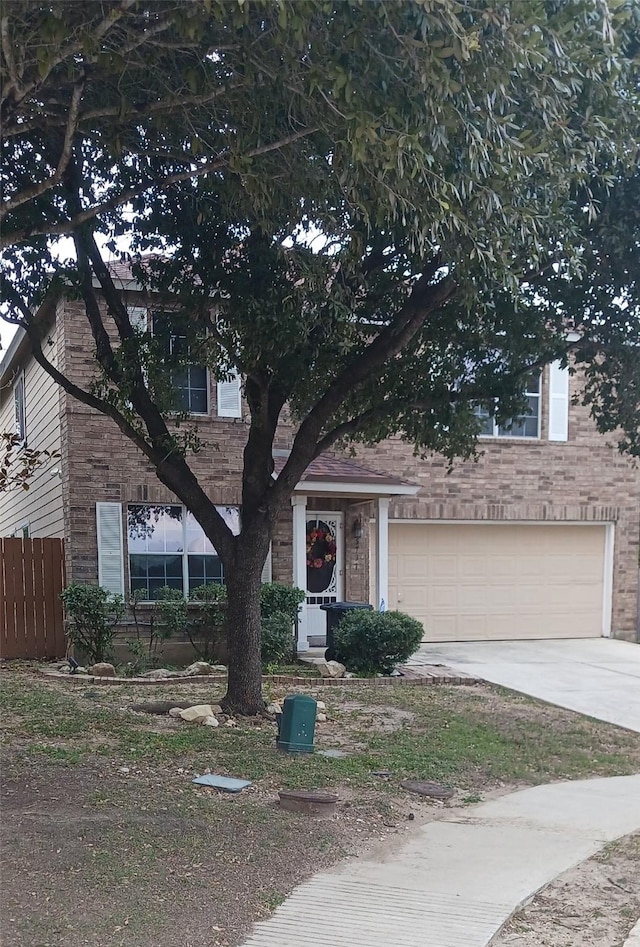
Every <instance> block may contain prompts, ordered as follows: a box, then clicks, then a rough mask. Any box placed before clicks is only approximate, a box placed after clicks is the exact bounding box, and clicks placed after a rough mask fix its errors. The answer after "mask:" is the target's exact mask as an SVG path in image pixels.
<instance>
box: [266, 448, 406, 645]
mask: <svg viewBox="0 0 640 947" xmlns="http://www.w3.org/2000/svg"><path fill="white" fill-rule="evenodd" d="M283 464H284V458H283V459H282V465H283ZM279 466H280V465H279ZM280 469H281V466H280ZM418 489H419V488H418V486H417V485H415V484H412V483H408V482H407V481H404V480H401V479H399V478H397V477H389V476H385V475H384V474H380V473H378V472H377V471H374V470H371V469H369V468H366V467H362V466H361V465H360V464H356V463H353V462H351V461H348V460H344V459H342V458H333V457H321V458H318V459H317V460H316V461H314V462H313V463H312V464H311V465H310V467H309V468H308V470H307V471H306V472H305V475H304V477H303V478H302V480H301V481H300V483H298V484H297V485H296V488H295V492H294V495H293V496H292V498H291V504H292V508H293V521H292V533H293V556H292V577H291V578H292V581H293V584H294V585H295V586H297V587H298V588H301V589H304V590H305V592H306V599H305V602H304V603H303V605H302V607H301V610H300V620H299V624H298V644H297V646H298V652H299V653H301V654H305V653H307V652H309V650H310V649H312V648H316V647H321V646H322V645H323V644H324V643H325V629H326V613H325V612H323V611H322V605H327V604H330V603H332V602H339V601H345V600H348V601H362V602H369V603H370V604H371V605H373V606H374V608H385V607H386V606H387V605H388V586H389V555H388V521H389V503H390V501H391V499H392V498H393V497H397V496H414V495H415V494H416V493H417V492H418Z"/></svg>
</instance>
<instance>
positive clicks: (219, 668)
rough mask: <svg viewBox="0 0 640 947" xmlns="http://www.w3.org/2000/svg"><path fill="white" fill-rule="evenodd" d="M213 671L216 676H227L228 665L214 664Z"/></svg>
mask: <svg viewBox="0 0 640 947" xmlns="http://www.w3.org/2000/svg"><path fill="white" fill-rule="evenodd" d="M211 671H212V672H213V673H215V674H226V673H227V665H226V664H212V665H211Z"/></svg>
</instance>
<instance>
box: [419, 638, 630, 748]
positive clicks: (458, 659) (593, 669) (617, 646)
mask: <svg viewBox="0 0 640 947" xmlns="http://www.w3.org/2000/svg"><path fill="white" fill-rule="evenodd" d="M409 663H410V664H446V665H447V667H449V668H453V669H454V670H457V671H463V672H465V673H466V674H470V675H471V676H472V677H480V678H483V679H484V680H485V681H490V682H491V683H492V684H500V685H502V687H509V688H511V690H514V691H520V693H522V694H529V695H530V696H531V697H538V698H539V699H540V700H546V701H547V702H548V703H550V704H557V705H558V706H559V707H566V708H567V709H568V710H576V711H578V713H581V714H588V715H589V716H590V717H595V718H596V719H597V720H604V721H606V722H607V723H614V724H617V726H619V727H626V728H627V729H628V730H635V731H636V732H638V733H640V645H638V644H630V643H629V642H628V641H616V640H615V639H613V638H585V639H573V640H571V639H564V640H555V641H463V642H455V641H453V642H446V643H437V644H436V643H434V644H431V643H429V644H422V645H421V646H420V650H419V651H417V652H416V654H414V655H413V657H412V658H411V661H410V662H409Z"/></svg>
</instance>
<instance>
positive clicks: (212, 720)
mask: <svg viewBox="0 0 640 947" xmlns="http://www.w3.org/2000/svg"><path fill="white" fill-rule="evenodd" d="M202 726H203V727H219V726H220V721H219V720H218V718H217V717H214V716H213V714H210V715H209V716H208V717H205V718H204V720H203V721H202Z"/></svg>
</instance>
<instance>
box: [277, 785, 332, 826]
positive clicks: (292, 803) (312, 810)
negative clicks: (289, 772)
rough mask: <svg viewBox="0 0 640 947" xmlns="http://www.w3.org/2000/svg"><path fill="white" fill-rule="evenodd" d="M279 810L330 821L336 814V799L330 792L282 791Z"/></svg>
mask: <svg viewBox="0 0 640 947" xmlns="http://www.w3.org/2000/svg"><path fill="white" fill-rule="evenodd" d="M278 795H279V796H280V808H281V809H286V811H287V812H302V813H304V814H305V815H311V816H314V817H315V818H317V819H330V818H331V817H332V816H334V815H335V814H336V803H337V801H338V797H337V796H336V795H335V793H331V792H306V791H305V790H301V789H293V790H291V789H283V790H281V791H280V792H279V793H278Z"/></svg>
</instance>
